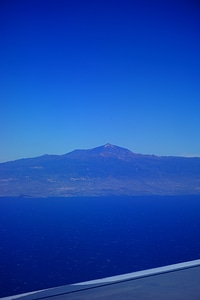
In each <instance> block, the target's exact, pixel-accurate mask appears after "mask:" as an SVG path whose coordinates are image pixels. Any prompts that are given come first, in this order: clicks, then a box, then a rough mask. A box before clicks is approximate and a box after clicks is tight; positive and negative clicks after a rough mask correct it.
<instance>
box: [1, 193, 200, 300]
mask: <svg viewBox="0 0 200 300" xmlns="http://www.w3.org/2000/svg"><path fill="white" fill-rule="evenodd" d="M199 258H200V196H137V197H93V198H92V197H90V198H84V197H79V198H78V197H76V198H37V199H36V198H0V297H3V296H9V295H14V294H19V293H24V292H28V291H33V290H39V289H44V288H49V287H55V286H59V285H65V284H69V283H75V282H81V281H86V280H91V279H97V278H102V277H107V276H113V275H118V274H123V273H128V272H133V271H138V270H143V269H148V268H154V267H159V266H164V265H168V264H173V263H179V262H184V261H189V260H193V259H199Z"/></svg>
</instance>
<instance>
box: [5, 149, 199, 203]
mask: <svg viewBox="0 0 200 300" xmlns="http://www.w3.org/2000/svg"><path fill="white" fill-rule="evenodd" d="M181 194H200V158H198V157H175V156H155V155H143V154H136V153H133V152H131V151H129V150H128V149H125V148H121V147H118V146H115V145H111V144H106V145H104V146H100V147H96V148H93V149H89V150H74V151H72V152H70V153H67V154H64V155H43V156H40V157H35V158H26V159H19V160H15V161H9V162H5V163H0V196H1V197H3V196H17V197H54V196H55V197H58V196H60V197H71V196H109V195H115V196H120V195H130V196H131V195H181Z"/></svg>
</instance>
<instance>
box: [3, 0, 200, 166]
mask: <svg viewBox="0 0 200 300" xmlns="http://www.w3.org/2000/svg"><path fill="white" fill-rule="evenodd" d="M0 31H1V40H0V43H1V47H0V60H1V67H0V76H1V77H0V80H1V84H0V101H1V102H0V143H1V147H0V162H3V161H7V160H13V159H18V158H22V157H34V156H39V155H43V154H46V153H47V154H64V153H67V152H69V151H72V150H74V149H77V148H78V149H87V148H93V147H96V146H99V145H103V144H105V143H107V142H109V143H112V144H116V145H118V146H121V147H125V148H128V149H130V150H132V151H133V152H136V153H149V154H156V155H190V156H200V4H199V1H195V0H188V1H187V0H182V1H176V0H173V1H172V0H166V1H164V0H157V1H156V0H151V1H149V0H148V1H147V0H146V1H144V0H139V1H134V0H132V1H131V0H130V1H129V0H123V1H122V0H121V1H117V0H115V1H112V0H106V1H105V0H95V1H94V0H90V1H87V0H82V1H81V0H79V1H76V0H65V1H61V0H55V1H54V0H53V1H51V0H40V1H37V0H28V1H27V0H18V1H16V0H2V1H1V2H0Z"/></svg>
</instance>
